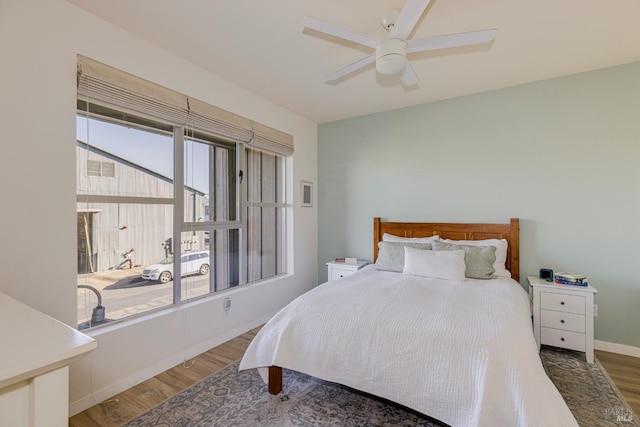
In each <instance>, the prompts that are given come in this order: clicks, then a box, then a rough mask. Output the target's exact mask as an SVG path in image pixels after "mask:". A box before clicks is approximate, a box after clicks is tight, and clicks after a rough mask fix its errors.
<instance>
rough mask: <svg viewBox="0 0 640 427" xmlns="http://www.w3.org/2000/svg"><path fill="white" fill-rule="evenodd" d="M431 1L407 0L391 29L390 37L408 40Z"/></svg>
mask: <svg viewBox="0 0 640 427" xmlns="http://www.w3.org/2000/svg"><path fill="white" fill-rule="evenodd" d="M430 2H431V0H407V1H406V2H405V4H404V7H403V8H402V10H401V11H400V15H399V16H398V19H397V20H396V23H395V24H394V25H393V28H391V31H389V37H390V38H393V39H402V40H406V39H407V37H409V34H411V31H413V27H415V26H416V23H417V22H418V19H420V17H421V16H422V14H423V13H424V10H425V9H426V8H427V6H429V3H430Z"/></svg>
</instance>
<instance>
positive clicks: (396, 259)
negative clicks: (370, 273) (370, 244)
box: [374, 242, 431, 273]
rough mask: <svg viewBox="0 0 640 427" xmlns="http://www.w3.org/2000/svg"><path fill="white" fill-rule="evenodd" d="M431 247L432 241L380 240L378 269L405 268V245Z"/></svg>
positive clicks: (397, 269)
mask: <svg viewBox="0 0 640 427" xmlns="http://www.w3.org/2000/svg"><path fill="white" fill-rule="evenodd" d="M405 246H409V247H411V248H416V249H431V243H405V242H378V259H377V260H376V263H375V264H374V267H375V268H376V270H385V271H396V272H398V273H402V270H404V247H405Z"/></svg>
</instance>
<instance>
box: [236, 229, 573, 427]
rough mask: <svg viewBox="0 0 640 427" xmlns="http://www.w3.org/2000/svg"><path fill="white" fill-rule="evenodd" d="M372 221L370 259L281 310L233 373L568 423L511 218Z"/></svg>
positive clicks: (484, 418) (466, 416)
mask: <svg viewBox="0 0 640 427" xmlns="http://www.w3.org/2000/svg"><path fill="white" fill-rule="evenodd" d="M373 223H374V231H373V240H374V246H373V252H374V261H375V262H376V264H375V265H369V266H366V267H365V268H363V269H361V270H359V271H358V272H356V273H354V274H351V275H349V276H347V277H345V278H342V279H340V280H336V281H332V282H327V283H325V284H322V285H319V286H317V287H316V288H314V289H312V290H311V291H309V292H307V293H305V294H303V295H301V296H300V297H298V298H296V299H295V300H294V301H292V302H291V303H290V304H289V305H287V307H285V308H283V309H282V310H281V311H280V312H278V313H277V314H276V315H275V316H274V317H273V318H272V319H271V320H269V322H267V323H266V324H265V325H264V327H263V328H262V329H261V330H260V332H259V333H258V334H257V336H256V337H255V338H254V340H253V341H252V342H251V344H250V345H249V347H248V349H247V351H246V352H245V354H244V356H243V358H242V361H241V363H240V369H241V370H243V369H252V368H258V369H259V371H260V374H261V375H262V377H263V379H264V380H265V382H267V383H268V389H269V392H271V393H273V394H277V393H279V392H280V390H281V388H282V368H285V369H291V370H295V371H299V372H302V373H305V374H308V375H311V376H314V377H317V378H321V379H323V380H326V381H332V382H336V383H340V384H343V385H346V386H348V387H351V388H353V389H356V390H360V391H363V392H366V393H369V394H373V395H376V396H379V397H382V398H384V399H388V400H391V401H393V402H397V403H399V404H401V405H404V406H406V407H409V408H411V409H414V410H416V411H418V412H421V413H423V414H425V415H427V416H429V417H432V418H435V419H437V420H439V421H441V422H444V423H446V424H449V425H452V426H498V425H500V426H503V425H504V426H507V425H509V426H555V425H557V426H577V423H576V421H575V418H574V417H573V415H572V414H571V412H570V410H569V409H568V407H567V405H566V404H565V402H564V400H563V398H562V396H561V395H560V393H559V392H558V390H557V389H556V388H555V386H554V385H553V383H552V382H551V380H549V378H548V377H547V375H546V373H545V371H544V368H543V366H542V363H541V361H540V358H539V355H538V348H537V345H536V343H535V340H534V337H533V332H532V326H531V310H530V304H529V298H528V295H527V294H526V292H525V291H524V289H523V288H522V287H521V286H520V284H519V283H518V281H519V221H518V219H517V218H515V219H511V220H510V221H509V223H506V224H460V223H416V222H411V223H408V222H385V221H381V220H380V218H374V221H373ZM394 236H395V237H394ZM388 239H391V240H398V241H389V240H388ZM416 240H417V241H416ZM503 242H504V246H502V245H503ZM488 243H491V244H488ZM425 245H427V246H429V247H431V249H432V250H428V249H429V247H425ZM460 245H463V246H460ZM470 248H471V249H470ZM433 249H436V250H433ZM398 251H402V253H403V254H404V259H402V260H401V261H400V260H398V259H396V258H394V256H400V255H399V254H400V252H398ZM389 254H392V255H393V254H395V255H393V256H390V255H389ZM470 254H473V255H470ZM472 256H473V257H475V258H473V259H474V260H475V261H470V260H471V257H472ZM400 257H401V258H402V256H400ZM461 260H462V261H461ZM461 262H462V265H461ZM385 263H386V264H385ZM487 264H490V265H489V267H487ZM398 265H400V268H401V270H402V271H397V270H398ZM392 267H393V268H392ZM394 268H395V270H394ZM487 268H490V270H488V271H487ZM460 269H462V274H463V276H462V277H460ZM490 272H492V274H490ZM466 275H472V276H474V277H464V276H466ZM478 275H479V276H478ZM496 275H498V276H497V277H495V276H496ZM441 276H442V277H441ZM508 276H511V277H508ZM478 277H482V278H478ZM488 277H491V278H488ZM493 277H495V278H493Z"/></svg>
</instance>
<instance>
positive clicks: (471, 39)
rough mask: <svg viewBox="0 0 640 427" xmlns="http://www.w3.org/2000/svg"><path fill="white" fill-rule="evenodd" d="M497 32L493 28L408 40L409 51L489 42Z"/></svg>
mask: <svg viewBox="0 0 640 427" xmlns="http://www.w3.org/2000/svg"><path fill="white" fill-rule="evenodd" d="M497 32H498V30H496V29H491V30H480V31H471V32H469V33H458V34H448V35H445V36H434V37H427V38H424V39H418V40H409V41H408V42H407V53H413V52H424V51H427V50H436V49H446V48H448V47H459V46H469V45H474V44H482V43H489V42H490V41H492V40H493V39H494V38H495V36H496V33H497Z"/></svg>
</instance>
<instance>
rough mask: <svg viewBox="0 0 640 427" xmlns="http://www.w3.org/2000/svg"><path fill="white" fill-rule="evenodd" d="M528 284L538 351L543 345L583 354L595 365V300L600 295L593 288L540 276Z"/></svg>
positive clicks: (532, 278) (530, 277)
mask: <svg viewBox="0 0 640 427" xmlns="http://www.w3.org/2000/svg"><path fill="white" fill-rule="evenodd" d="M527 280H528V281H529V296H530V297H532V299H533V335H534V336H535V338H536V343H537V344H538V349H540V345H541V344H544V345H551V346H554V347H562V348H567V349H570V350H577V351H583V352H584V353H585V355H586V357H587V362H589V363H593V296H594V294H595V293H597V292H598V291H597V290H596V289H595V288H594V287H592V286H591V285H589V286H573V285H561V284H559V283H556V282H547V281H546V280H544V279H540V278H539V277H537V276H527Z"/></svg>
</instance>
